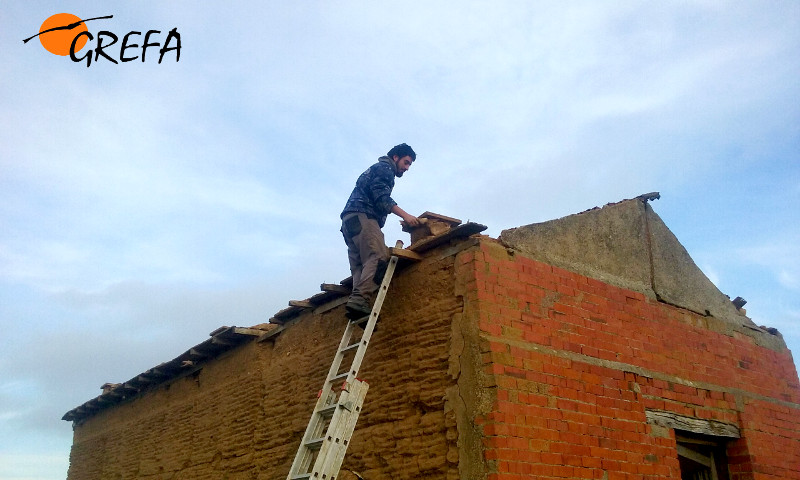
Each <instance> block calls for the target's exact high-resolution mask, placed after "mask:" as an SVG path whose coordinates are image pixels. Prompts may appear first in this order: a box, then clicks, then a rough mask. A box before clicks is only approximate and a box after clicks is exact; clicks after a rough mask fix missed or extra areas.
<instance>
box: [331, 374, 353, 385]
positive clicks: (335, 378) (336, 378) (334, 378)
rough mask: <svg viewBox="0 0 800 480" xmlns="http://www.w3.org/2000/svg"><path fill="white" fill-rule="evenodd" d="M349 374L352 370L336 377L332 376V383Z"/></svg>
mask: <svg viewBox="0 0 800 480" xmlns="http://www.w3.org/2000/svg"><path fill="white" fill-rule="evenodd" d="M348 375H350V372H344V373H340V374H339V375H336V376H335V377H333V378H331V383H333V382H335V381H336V380H341V379H343V378H347V376H348Z"/></svg>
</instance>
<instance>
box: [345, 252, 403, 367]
mask: <svg viewBox="0 0 800 480" xmlns="http://www.w3.org/2000/svg"><path fill="white" fill-rule="evenodd" d="M397 261H398V259H397V256H392V258H391V260H389V265H388V266H387V267H386V274H385V275H384V277H383V281H382V282H381V286H380V288H379V290H378V295H377V297H376V299H375V304H374V305H373V307H372V312H371V313H370V316H369V320H368V321H367V324H366V325H365V326H364V333H363V334H362V336H361V344H360V345H359V346H358V350H356V354H355V355H354V357H353V363H352V364H351V365H350V374H349V375H348V377H347V379H348V381H352V380H353V379H354V378H355V377H357V376H358V370H359V369H360V368H361V362H362V361H363V360H364V355H366V353H367V346H368V345H369V340H370V339H371V338H372V332H373V331H374V330H375V324H376V323H377V322H378V315H379V314H380V311H381V307H383V301H384V299H385V298H386V293H387V291H388V290H389V284H390V283H391V282H392V276H394V270H395V267H396V266H397Z"/></svg>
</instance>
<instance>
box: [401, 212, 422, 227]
mask: <svg viewBox="0 0 800 480" xmlns="http://www.w3.org/2000/svg"><path fill="white" fill-rule="evenodd" d="M403 220H404V221H405V222H406V223H407V224H408V226H409V227H418V226H419V225H420V222H419V218H417V217H415V216H414V215H409V214H406V215H405V216H404V217H403Z"/></svg>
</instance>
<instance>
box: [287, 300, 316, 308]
mask: <svg viewBox="0 0 800 480" xmlns="http://www.w3.org/2000/svg"><path fill="white" fill-rule="evenodd" d="M289 306H290V307H299V308H314V305H312V304H311V302H309V301H308V300H289Z"/></svg>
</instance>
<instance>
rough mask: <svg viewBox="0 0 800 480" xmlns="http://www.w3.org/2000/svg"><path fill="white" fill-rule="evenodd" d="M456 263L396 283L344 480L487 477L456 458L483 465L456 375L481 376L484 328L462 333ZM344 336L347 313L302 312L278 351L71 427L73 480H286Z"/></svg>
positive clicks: (261, 347) (434, 263) (272, 345)
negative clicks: (477, 338)
mask: <svg viewBox="0 0 800 480" xmlns="http://www.w3.org/2000/svg"><path fill="white" fill-rule="evenodd" d="M440 257H441V258H440ZM453 260H454V256H453V255H452V254H444V255H438V254H437V255H435V256H433V257H432V258H430V259H427V260H425V261H423V262H422V263H420V264H416V265H413V266H411V267H409V268H408V269H406V270H403V271H402V272H399V273H398V274H397V275H396V276H395V279H394V281H393V283H392V286H391V288H390V291H389V295H388V296H387V299H386V302H385V303H384V307H383V311H382V315H381V319H380V321H379V323H378V327H377V331H376V332H375V334H374V335H373V337H372V341H371V346H370V349H369V350H368V352H367V355H366V358H365V360H364V363H363V365H362V368H361V371H360V374H359V377H360V378H362V379H364V380H366V381H368V382H369V383H370V389H369V392H368V395H367V397H366V401H365V404H364V406H363V410H362V414H361V416H360V418H359V421H358V426H357V429H356V432H355V434H354V436H353V439H352V442H351V446H350V448H349V450H348V453H347V456H346V458H345V462H344V465H343V469H342V473H341V475H340V477H339V478H341V479H343V480H344V479H355V478H356V476H354V475H353V474H351V473H349V472H348V471H347V470H354V471H356V472H359V473H360V474H361V475H363V476H364V478H369V479H370V480H378V479H398V478H407V479H411V478H440V479H452V480H455V479H459V478H479V477H478V476H475V475H472V474H470V473H469V471H468V470H469V467H465V465H467V463H466V462H462V466H461V468H462V472H459V458H471V459H472V460H474V461H475V462H477V464H478V465H480V464H481V463H482V461H483V460H482V456H481V452H480V438H479V437H477V436H476V435H474V434H473V435H472V436H470V432H469V431H466V432H465V433H464V435H462V436H461V438H462V440H461V442H460V443H461V445H459V434H458V433H457V431H458V428H459V425H460V428H462V429H463V428H465V429H467V430H469V429H473V427H472V424H471V422H470V421H466V420H465V419H466V418H468V415H470V414H469V411H470V409H472V408H474V405H475V402H476V400H475V398H473V397H474V396H473V395H472V394H471V393H469V392H472V391H474V390H475V387H474V385H472V384H471V383H470V381H471V380H470V378H472V377H470V375H462V374H461V372H462V370H466V371H473V372H474V371H475V370H476V369H477V365H478V364H477V362H478V354H477V353H476V352H474V350H472V353H470V351H471V350H470V348H468V347H465V343H471V344H475V343H476V342H474V341H470V340H468V337H469V336H470V335H475V334H477V328H476V327H474V328H473V329H472V330H469V329H468V328H461V310H462V303H461V298H460V297H459V296H456V295H454V292H453ZM344 327H345V319H344V311H343V307H342V306H341V305H340V306H337V307H336V308H334V309H332V310H329V311H327V312H317V313H308V314H305V315H303V316H301V317H300V318H299V319H298V320H296V321H293V322H292V323H291V324H289V325H287V328H286V329H285V330H284V331H283V332H282V333H281V334H280V335H278V336H277V337H275V340H274V342H273V341H265V342H260V343H259V342H251V343H248V344H246V345H244V346H242V347H239V348H237V349H235V350H233V351H232V352H230V353H229V354H227V355H226V356H223V357H222V358H219V359H217V360H214V361H211V362H209V363H208V364H206V365H205V366H204V367H203V368H202V369H201V370H200V371H199V372H197V373H196V374H195V375H193V376H189V377H185V378H182V379H178V380H175V381H172V382H171V383H170V384H167V385H164V386H161V387H159V388H158V389H156V390H154V391H152V392H150V393H147V394H144V395H141V396H140V397H138V398H137V399H136V400H135V401H133V402H129V403H125V404H122V405H120V406H117V407H111V408H109V409H106V410H104V411H102V412H101V413H99V414H97V415H95V416H93V417H91V418H89V419H88V420H87V421H86V422H85V423H83V424H80V425H77V426H76V427H75V432H74V443H73V447H72V452H71V458H70V461H71V466H70V470H69V474H68V479H69V480H87V479H92V480H97V479H114V480H125V479H153V480H155V479H164V480H167V479H176V480H177V479H193V480H202V479H237V480H238V479H284V478H286V474H287V473H288V470H289V467H290V465H291V462H292V459H293V457H294V454H295V452H296V450H297V447H298V445H299V442H300V437H301V435H302V433H303V431H304V430H305V426H306V424H307V422H308V420H309V417H310V415H311V412H312V410H313V407H314V403H315V402H316V395H317V392H318V390H319V389H320V388H321V386H322V382H323V381H324V379H325V376H326V374H327V370H328V367H329V366H330V362H331V360H332V359H333V355H334V352H335V350H336V348H337V346H338V343H339V339H340V337H341V334H342V332H343V330H344ZM453 332H456V333H455V334H454V333H453ZM454 339H455V340H454ZM462 377H463V378H462ZM462 389H463V390H464V391H466V392H467V393H466V394H464V395H462V394H461V393H460V391H461V390H462ZM469 418H471V417H469ZM473 430H474V429H473ZM465 468H466V470H465ZM481 474H482V472H481Z"/></svg>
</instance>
